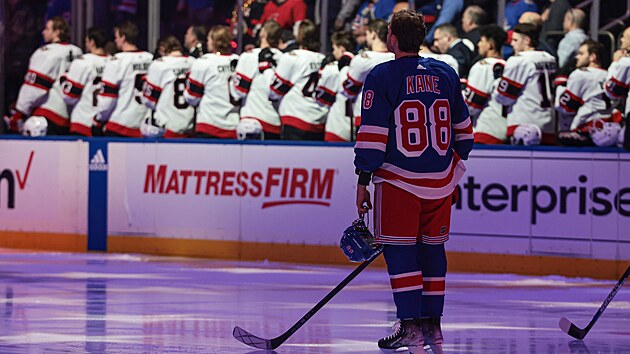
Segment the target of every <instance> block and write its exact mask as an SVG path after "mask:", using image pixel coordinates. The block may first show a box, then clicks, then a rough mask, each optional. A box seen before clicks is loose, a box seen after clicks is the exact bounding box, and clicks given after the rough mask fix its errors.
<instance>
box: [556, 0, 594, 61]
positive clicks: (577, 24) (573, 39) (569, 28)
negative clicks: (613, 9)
mask: <svg viewBox="0 0 630 354" xmlns="http://www.w3.org/2000/svg"><path fill="white" fill-rule="evenodd" d="M585 18H586V14H585V13H584V11H582V10H580V9H577V8H575V9H570V10H569V11H567V13H566V14H564V22H563V24H562V26H563V29H564V32H565V35H564V37H563V38H562V40H561V41H560V43H559V44H558V65H559V66H560V67H563V66H565V65H566V64H567V63H568V62H569V59H570V58H572V57H575V53H576V52H577V50H578V48H579V47H580V45H581V44H582V43H583V42H584V41H585V40H586V39H587V38H588V36H587V35H586V33H584V30H583V29H582V26H583V25H584V20H585Z"/></svg>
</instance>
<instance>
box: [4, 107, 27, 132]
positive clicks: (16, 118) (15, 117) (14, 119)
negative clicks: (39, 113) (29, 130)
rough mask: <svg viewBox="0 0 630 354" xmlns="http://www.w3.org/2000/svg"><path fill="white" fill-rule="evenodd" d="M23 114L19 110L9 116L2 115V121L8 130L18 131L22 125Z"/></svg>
mask: <svg viewBox="0 0 630 354" xmlns="http://www.w3.org/2000/svg"><path fill="white" fill-rule="evenodd" d="M24 118H26V117H25V116H24V114H23V113H22V112H20V111H15V112H14V113H13V114H12V115H11V117H8V116H4V121H5V123H6V124H7V128H8V129H9V131H12V132H14V133H19V132H21V131H22V126H23V125H24Z"/></svg>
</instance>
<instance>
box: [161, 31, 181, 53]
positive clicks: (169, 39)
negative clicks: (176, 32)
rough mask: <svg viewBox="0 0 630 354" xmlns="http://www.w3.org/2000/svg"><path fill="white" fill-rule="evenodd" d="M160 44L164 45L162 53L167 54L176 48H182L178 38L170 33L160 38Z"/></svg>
mask: <svg viewBox="0 0 630 354" xmlns="http://www.w3.org/2000/svg"><path fill="white" fill-rule="evenodd" d="M160 41H161V42H162V45H163V46H164V53H166V54H168V53H171V52H175V51H178V50H182V44H181V43H180V42H179V40H178V39H177V38H176V37H175V36H172V35H168V36H166V37H164V38H162V39H160Z"/></svg>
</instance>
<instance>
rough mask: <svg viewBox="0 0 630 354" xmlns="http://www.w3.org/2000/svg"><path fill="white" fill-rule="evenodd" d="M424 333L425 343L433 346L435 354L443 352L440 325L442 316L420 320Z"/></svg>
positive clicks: (432, 349)
mask: <svg viewBox="0 0 630 354" xmlns="http://www.w3.org/2000/svg"><path fill="white" fill-rule="evenodd" d="M420 326H421V328H422V334H423V335H424V344H425V345H427V346H429V347H430V348H431V351H432V352H433V353H435V354H442V353H444V352H443V351H442V342H443V337H442V327H441V326H440V317H425V318H422V319H421V320H420Z"/></svg>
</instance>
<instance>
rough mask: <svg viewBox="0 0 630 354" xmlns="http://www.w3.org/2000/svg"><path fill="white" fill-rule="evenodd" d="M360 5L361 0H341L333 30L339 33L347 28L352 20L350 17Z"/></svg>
mask: <svg viewBox="0 0 630 354" xmlns="http://www.w3.org/2000/svg"><path fill="white" fill-rule="evenodd" d="M360 5H361V0H341V9H340V10H339V12H338V13H337V17H336V18H335V30H336V31H339V30H342V29H344V28H347V25H348V23H349V22H350V20H351V19H352V15H353V14H354V13H355V12H356V11H357V9H358V8H359V6H360Z"/></svg>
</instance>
